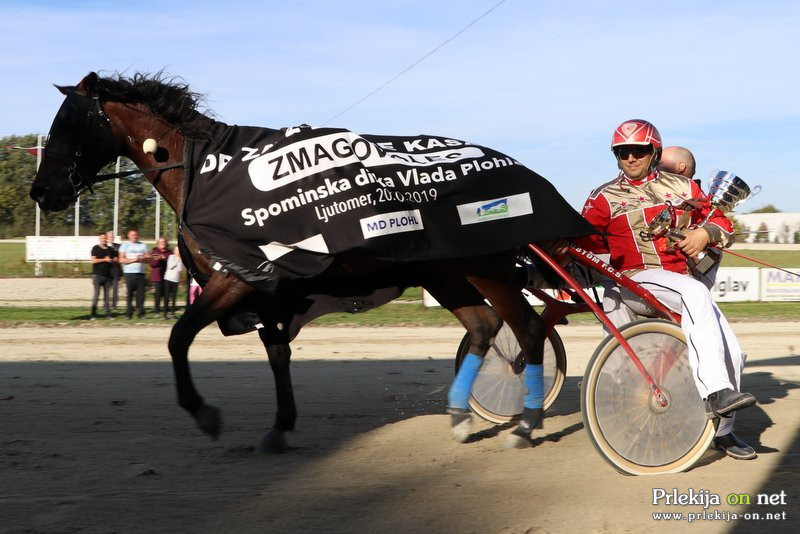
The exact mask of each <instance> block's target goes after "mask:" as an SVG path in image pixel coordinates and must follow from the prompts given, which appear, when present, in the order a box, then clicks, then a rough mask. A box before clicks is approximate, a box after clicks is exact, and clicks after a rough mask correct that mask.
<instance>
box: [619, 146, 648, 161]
mask: <svg viewBox="0 0 800 534" xmlns="http://www.w3.org/2000/svg"><path fill="white" fill-rule="evenodd" d="M652 152H653V147H652V146H651V145H630V146H619V147H617V148H615V149H614V153H615V154H616V155H617V157H618V158H619V159H628V156H630V155H631V154H633V157H634V158H636V159H641V158H643V157H645V156H647V155H649V154H652Z"/></svg>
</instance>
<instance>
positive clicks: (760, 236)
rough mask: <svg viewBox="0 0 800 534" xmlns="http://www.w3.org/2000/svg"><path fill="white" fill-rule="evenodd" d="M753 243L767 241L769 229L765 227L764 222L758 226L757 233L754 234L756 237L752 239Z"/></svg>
mask: <svg viewBox="0 0 800 534" xmlns="http://www.w3.org/2000/svg"><path fill="white" fill-rule="evenodd" d="M753 242H754V243H769V229H768V228H767V224H766V223H763V222H762V223H761V224H760V225H759V226H758V233H757V234H756V238H755V239H754V240H753Z"/></svg>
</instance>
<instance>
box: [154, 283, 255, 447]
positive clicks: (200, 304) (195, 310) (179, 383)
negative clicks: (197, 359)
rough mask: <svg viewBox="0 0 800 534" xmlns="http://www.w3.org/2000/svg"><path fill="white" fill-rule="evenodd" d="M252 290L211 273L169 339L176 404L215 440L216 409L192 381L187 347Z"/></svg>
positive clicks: (218, 424)
mask: <svg viewBox="0 0 800 534" xmlns="http://www.w3.org/2000/svg"><path fill="white" fill-rule="evenodd" d="M252 291H253V290H252V288H251V287H250V286H248V285H246V284H245V283H244V282H242V281H241V280H239V279H237V278H233V277H225V276H223V275H220V274H216V273H215V274H214V275H213V276H212V277H211V279H210V280H209V282H208V284H206V286H205V287H204V288H203V292H202V293H201V294H200V296H199V297H198V298H197V300H195V301H194V303H192V304H191V305H190V306H189V307H187V308H186V313H184V314H183V315H182V316H181V318H180V319H178V322H176V323H175V326H173V327H172V332H171V333H170V336H169V344H168V346H169V353H170V356H171V357H172V368H173V371H174V373H175V387H176V389H177V391H178V404H179V405H180V406H181V407H182V408H183V409H185V410H186V411H188V412H189V413H190V414H191V415H192V417H193V418H194V420H195V422H196V423H197V426H199V427H200V429H201V430H202V431H203V432H205V433H206V434H208V435H209V436H211V437H212V438H213V439H216V438H217V437H218V436H219V433H220V431H221V429H222V416H221V412H220V410H219V408H217V407H215V406H212V405H210V404H206V403H205V401H204V400H203V397H201V396H200V394H199V393H198V392H197V389H196V388H195V387H194V383H193V382H192V375H191V372H190V370H189V346H190V345H191V344H192V341H194V338H195V336H197V334H198V332H200V330H202V329H203V328H205V327H206V326H208V325H209V324H210V323H211V322H212V321H214V320H216V319H218V318H219V317H220V316H221V315H222V314H223V313H224V312H225V311H226V310H228V309H229V308H230V307H231V306H233V305H234V304H235V303H236V302H237V301H239V300H240V299H241V298H243V297H244V296H245V295H247V294H249V293H250V292H252Z"/></svg>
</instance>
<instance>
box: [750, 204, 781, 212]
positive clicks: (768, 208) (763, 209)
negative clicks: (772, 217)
mask: <svg viewBox="0 0 800 534" xmlns="http://www.w3.org/2000/svg"><path fill="white" fill-rule="evenodd" d="M750 213H781V210H779V209H778V208H776V207H775V206H773V205H772V204H767V205H766V206H762V207H760V208H758V209H755V210H753V211H751V212H750Z"/></svg>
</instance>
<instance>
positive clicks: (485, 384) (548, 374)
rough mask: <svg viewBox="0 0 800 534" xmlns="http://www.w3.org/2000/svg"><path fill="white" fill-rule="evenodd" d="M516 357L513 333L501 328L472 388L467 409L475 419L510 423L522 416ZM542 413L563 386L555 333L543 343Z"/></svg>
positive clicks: (464, 344)
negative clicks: (468, 408)
mask: <svg viewBox="0 0 800 534" xmlns="http://www.w3.org/2000/svg"><path fill="white" fill-rule="evenodd" d="M469 345H470V339H469V334H465V335H464V338H463V339H462V340H461V344H460V345H459V346H458V350H457V351H456V362H455V366H456V372H458V368H459V367H460V366H461V362H462V361H463V359H464V357H465V356H466V355H467V352H468V351H469ZM519 353H520V346H519V344H518V343H517V339H516V337H514V333H513V332H512V331H511V328H509V327H508V326H507V325H505V324H504V325H503V327H502V328H501V329H500V331H499V332H498V333H497V335H496V336H495V338H494V342H493V343H492V346H491V348H490V349H489V351H488V352H487V353H486V356H485V357H484V360H483V364H482V365H481V368H480V370H479V371H478V376H477V377H476V378H475V381H474V382H473V384H472V394H471V395H470V398H469V405H470V408H472V411H473V412H475V413H476V414H477V415H479V416H480V417H482V418H483V419H486V420H487V421H490V422H492V423H497V424H502V423H507V422H509V421H513V420H515V419H516V418H518V417H519V415H520V414H521V413H522V408H523V402H524V398H525V392H526V388H525V382H524V373H522V372H520V373H516V372H515V371H514V369H513V368H512V363H513V362H514V360H516V358H517V355H518V354H519ZM542 365H543V367H544V368H543V374H544V391H545V396H544V409H545V411H546V410H547V409H548V408H549V407H550V406H552V404H553V403H554V402H555V400H556V398H557V397H558V395H559V393H561V388H562V387H563V386H564V376H565V375H566V372H567V354H566V352H565V350H564V344H563V343H562V342H561V337H560V336H559V335H558V332H556V331H555V330H553V331H552V332H551V333H550V335H549V336H548V337H547V338H546V339H545V343H544V361H543V362H542Z"/></svg>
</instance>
